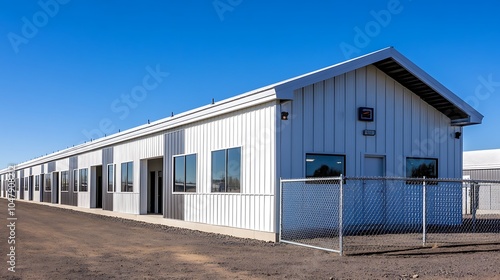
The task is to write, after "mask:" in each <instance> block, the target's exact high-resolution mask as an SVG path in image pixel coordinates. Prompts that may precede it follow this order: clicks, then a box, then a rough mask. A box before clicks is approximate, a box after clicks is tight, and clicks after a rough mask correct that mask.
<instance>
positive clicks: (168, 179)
mask: <svg viewBox="0 0 500 280" xmlns="http://www.w3.org/2000/svg"><path fill="white" fill-rule="evenodd" d="M164 137H165V142H164V143H165V144H164V145H165V157H164V161H163V166H164V170H165V173H166V174H165V175H166V176H164V179H165V183H164V185H165V186H166V187H165V198H166V199H165V208H164V212H163V213H164V217H165V218H169V219H177V220H184V211H183V210H184V198H185V195H184V194H173V193H172V191H173V174H172V172H173V166H172V165H173V162H172V157H173V156H175V155H180V154H184V153H185V148H184V144H185V142H186V141H185V132H184V130H179V131H174V132H169V133H167V134H165V136H164ZM197 160H198V159H197ZM197 164H198V163H197Z"/></svg>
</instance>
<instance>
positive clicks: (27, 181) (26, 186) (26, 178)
mask: <svg viewBox="0 0 500 280" xmlns="http://www.w3.org/2000/svg"><path fill="white" fill-rule="evenodd" d="M29 181H30V180H29V177H24V191H29Z"/></svg>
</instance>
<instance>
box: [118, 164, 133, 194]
mask: <svg viewBox="0 0 500 280" xmlns="http://www.w3.org/2000/svg"><path fill="white" fill-rule="evenodd" d="M124 166H126V168H125V170H126V171H125V173H124V172H123V167H124ZM130 166H131V167H132V168H131V170H132V172H130V171H129V169H130ZM124 174H125V182H124V180H123V178H124V177H123V176H124ZM129 175H132V178H131V179H130V178H129ZM130 181H131V182H132V184H131V186H129V184H128V183H129V182H130ZM120 183H121V184H120V185H121V189H120V190H121V192H123V193H133V192H134V162H133V161H127V162H122V164H121V174H120ZM129 187H130V188H131V189H130V190H129Z"/></svg>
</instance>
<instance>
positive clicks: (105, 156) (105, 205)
mask: <svg viewBox="0 0 500 280" xmlns="http://www.w3.org/2000/svg"><path fill="white" fill-rule="evenodd" d="M108 164H113V147H110V148H105V149H102V178H103V183H102V190H103V196H102V198H103V199H102V209H103V210H110V211H113V193H108ZM115 175H116V174H115ZM117 179H118V178H116V177H115V181H117ZM116 183H117V182H115V186H116V187H117V188H118V185H116Z"/></svg>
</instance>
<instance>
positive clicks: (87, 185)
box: [78, 168, 89, 192]
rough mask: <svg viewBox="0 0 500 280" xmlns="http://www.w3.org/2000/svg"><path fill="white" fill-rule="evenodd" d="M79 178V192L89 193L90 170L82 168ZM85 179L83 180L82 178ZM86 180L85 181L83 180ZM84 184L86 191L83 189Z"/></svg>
mask: <svg viewBox="0 0 500 280" xmlns="http://www.w3.org/2000/svg"><path fill="white" fill-rule="evenodd" d="M82 171H84V173H85V174H84V175H85V176H82ZM78 175H79V176H78V177H79V180H78V192H88V191H89V169H88V168H80V170H79V171H78ZM82 177H83V178H82ZM83 179H85V180H83ZM84 183H86V184H85V189H84V188H83V187H84Z"/></svg>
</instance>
